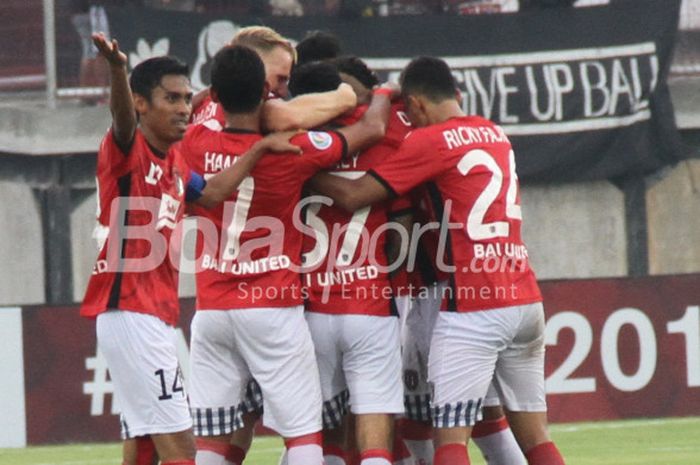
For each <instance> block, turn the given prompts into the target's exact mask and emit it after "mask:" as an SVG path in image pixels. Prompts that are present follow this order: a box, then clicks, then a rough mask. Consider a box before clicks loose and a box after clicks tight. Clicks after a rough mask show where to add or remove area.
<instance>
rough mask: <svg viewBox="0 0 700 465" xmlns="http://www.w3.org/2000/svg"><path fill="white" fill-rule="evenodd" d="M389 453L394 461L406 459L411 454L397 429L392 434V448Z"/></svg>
mask: <svg viewBox="0 0 700 465" xmlns="http://www.w3.org/2000/svg"><path fill="white" fill-rule="evenodd" d="M391 454H392V456H393V461H394V462H400V461H401V460H406V459H407V458H409V457H410V456H411V451H410V450H408V447H406V443H405V442H403V438H402V437H401V434H400V432H399V431H398V430H397V431H396V433H395V434H394V450H392V452H391Z"/></svg>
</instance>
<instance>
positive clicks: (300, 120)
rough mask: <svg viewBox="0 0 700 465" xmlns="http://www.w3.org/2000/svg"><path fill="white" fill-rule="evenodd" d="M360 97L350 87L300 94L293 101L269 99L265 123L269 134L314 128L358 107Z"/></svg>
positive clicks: (265, 105) (266, 104)
mask: <svg viewBox="0 0 700 465" xmlns="http://www.w3.org/2000/svg"><path fill="white" fill-rule="evenodd" d="M356 104H357V97H356V96H355V92H354V91H353V90H352V87H350V86H349V85H348V84H345V83H342V84H340V86H338V88H337V89H336V90H332V91H329V92H318V93H312V94H306V95H300V96H298V97H295V98H293V99H292V100H288V101H284V100H282V99H271V100H267V101H266V102H265V104H264V105H263V112H262V123H263V128H264V129H265V130H266V131H287V130H290V129H297V128H299V129H311V128H315V127H318V126H321V125H322V124H325V123H327V122H328V121H330V120H332V119H333V118H335V117H337V116H340V115H342V114H343V113H345V112H347V111H349V110H351V109H353V108H355V105H356Z"/></svg>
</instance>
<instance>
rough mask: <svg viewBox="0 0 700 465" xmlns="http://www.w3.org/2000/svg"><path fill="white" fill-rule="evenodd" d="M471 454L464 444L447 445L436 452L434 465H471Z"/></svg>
mask: <svg viewBox="0 0 700 465" xmlns="http://www.w3.org/2000/svg"><path fill="white" fill-rule="evenodd" d="M469 464H470V462H469V453H468V452H467V447H466V446H465V445H464V444H445V445H444V446H440V447H438V449H437V450H436V451H435V460H434V461H433V465H469Z"/></svg>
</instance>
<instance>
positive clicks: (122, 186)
mask: <svg viewBox="0 0 700 465" xmlns="http://www.w3.org/2000/svg"><path fill="white" fill-rule="evenodd" d="M189 178H190V170H189V168H188V166H187V164H186V163H185V161H184V159H183V158H182V155H181V154H180V152H179V151H178V150H176V149H174V148H171V150H170V151H169V152H168V153H167V154H158V153H157V152H156V151H155V150H154V149H153V148H151V147H150V146H149V144H148V142H147V141H146V139H145V138H144V136H143V133H142V132H141V130H140V129H138V128H137V129H136V132H135V134H134V141H133V143H132V145H131V148H130V149H129V152H128V153H124V152H122V150H121V149H120V148H119V147H118V146H117V144H116V142H115V141H114V135H113V133H112V130H111V129H110V130H109V132H108V133H107V136H106V137H105V138H104V140H103V141H102V144H101V146H100V150H99V152H98V155H97V193H98V223H99V225H98V227H99V226H101V227H103V228H107V227H108V228H109V234H108V236H107V238H106V241H105V242H104V243H103V244H102V245H101V250H100V253H99V256H98V258H97V262H96V264H95V267H94V269H93V272H92V277H91V278H90V282H89V283H88V287H87V291H86V293H85V298H84V299H83V304H82V306H81V309H80V313H81V315H83V316H86V317H92V318H94V317H96V316H97V315H99V314H100V313H102V312H104V311H106V310H108V309H119V310H127V311H133V312H138V313H147V314H150V315H154V316H156V317H158V318H160V319H161V320H163V321H165V322H166V323H168V324H171V325H175V324H176V323H177V320H178V316H179V303H178V296H177V290H178V273H177V269H176V268H175V267H174V266H173V263H172V262H171V259H170V257H169V256H168V253H167V250H168V247H167V245H168V244H169V243H170V237H171V235H172V232H173V229H174V228H175V226H176V225H177V224H178V222H179V221H180V219H181V218H182V215H183V211H184V204H185V191H186V186H187V183H188V182H189ZM120 220H121V222H120V223H115V221H120ZM125 227H130V229H129V230H126V229H125ZM119 244H122V246H123V250H122V251H121V260H120V259H119V253H120V251H119ZM110 245H112V247H110ZM158 245H160V247H159V246H158ZM163 245H165V246H166V247H165V248H163V247H162V246H163Z"/></svg>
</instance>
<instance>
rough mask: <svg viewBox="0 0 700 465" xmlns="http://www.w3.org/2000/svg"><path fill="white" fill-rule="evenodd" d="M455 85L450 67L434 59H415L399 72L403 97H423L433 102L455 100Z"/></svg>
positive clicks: (424, 57)
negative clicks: (417, 95)
mask: <svg viewBox="0 0 700 465" xmlns="http://www.w3.org/2000/svg"><path fill="white" fill-rule="evenodd" d="M456 91H457V84H456V82H455V79H454V76H452V71H450V67H449V66H447V63H445V62H444V61H443V60H441V59H439V58H434V57H426V56H423V57H417V58H414V59H413V60H411V62H410V63H409V64H408V65H407V66H406V68H404V70H403V71H402V72H401V92H402V93H403V94H404V95H414V94H419V95H424V96H425V97H428V98H429V99H430V100H431V101H433V102H436V103H437V102H441V101H443V100H445V99H449V98H455V92H456Z"/></svg>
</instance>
